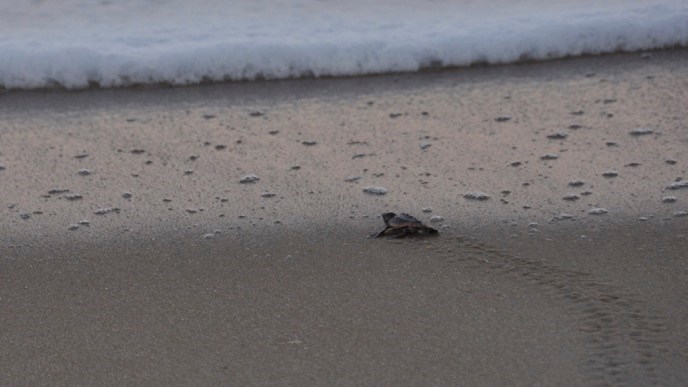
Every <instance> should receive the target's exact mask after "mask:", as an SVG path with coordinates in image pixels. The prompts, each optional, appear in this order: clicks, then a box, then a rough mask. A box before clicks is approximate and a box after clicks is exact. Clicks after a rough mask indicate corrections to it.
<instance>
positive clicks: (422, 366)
mask: <svg viewBox="0 0 688 387" xmlns="http://www.w3.org/2000/svg"><path fill="white" fill-rule="evenodd" d="M687 60H688V51H685V50H673V51H665V52H655V53H652V55H651V56H650V57H649V58H647V56H646V57H643V56H641V55H640V54H627V55H614V56H606V57H596V58H582V59H570V60H563V61H553V62H548V63H537V64H524V65H514V66H501V67H491V68H471V69H460V70H453V71H443V72H437V73H422V74H411V75H390V76H379V77H367V78H357V79H344V80H340V79H330V80H301V81H280V82H264V83H263V82H255V83H239V84H227V85H204V86H198V87H189V88H167V89H166V88H140V89H126V90H90V91H83V92H62V91H42V92H12V93H4V94H0V116H1V117H2V119H1V120H0V164H1V165H2V166H3V167H4V169H2V170H0V182H1V184H2V191H0V229H2V230H3V232H2V235H0V277H1V281H0V305H1V308H2V313H0V324H1V326H2V327H3V329H2V333H0V348H2V349H0V364H2V367H0V383H1V384H24V383H32V384H33V383H41V384H45V383H51V384H52V383H61V384H62V383H64V384H75V383H78V384H103V383H107V384H124V383H132V384H141V383H166V384H188V383H198V384H218V383H232V384H344V385H347V384H402V385H404V384H405V385H411V384H430V383H432V384H462V385H486V384H487V385H497V384H510V385H533V384H545V385H555V384H567V385H590V384H642V385H645V384H662V385H680V384H686V383H687V382H688V371H686V370H688V346H687V345H686V344H685V343H686V342H688V329H687V328H686V327H685V324H684V322H685V321H686V320H687V319H688V305H687V304H688V302H686V299H688V297H687V296H688V281H687V279H688V278H687V277H688V269H687V268H686V261H685V257H686V253H685V252H686V251H688V239H686V238H687V235H688V216H683V215H682V214H683V213H684V212H685V211H688V187H685V188H682V187H680V186H681V184H675V185H676V186H679V187H678V188H677V189H670V188H669V186H670V185H671V184H672V183H673V182H675V181H676V180H677V179H678V180H679V181H682V180H681V179H688V173H687V172H686V170H687V168H688V159H687V158H686V153H687V152H686V149H688V127H687V126H686V122H688V113H687V111H686V101H688V67H687V66H686V65H685V64H686V63H687ZM634 129H649V130H650V131H651V132H649V133H648V130H636V131H635V132H633V130H634ZM248 174H255V175H256V176H258V177H259V180H257V181H255V182H252V183H241V182H240V180H241V179H242V178H243V177H245V176H246V175H248ZM347 180H349V181H347ZM574 181H581V182H582V184H581V183H578V184H573V185H571V184H570V183H571V182H574ZM366 187H383V188H384V189H385V190H386V194H384V195H374V194H369V193H365V192H364V189H365V188H366ZM51 192H52V193H51ZM475 193H484V194H486V195H487V196H488V197H489V198H488V199H487V200H475V199H470V198H467V197H465V195H466V194H475ZM127 194H129V195H127ZM469 196H470V195H469ZM473 196H475V195H473ZM667 197H669V199H667ZM672 197H673V198H675V199H671V198H672ZM424 209H431V211H430V212H426V211H424ZM386 211H397V212H402V211H404V212H409V213H412V214H414V215H416V216H417V217H419V218H421V219H422V220H424V221H426V222H428V223H430V222H431V217H432V216H438V217H441V219H436V220H437V221H436V222H432V223H431V224H432V225H433V227H436V228H438V229H439V230H440V233H441V234H440V236H438V237H435V238H426V239H420V238H408V239H405V240H391V239H382V240H379V239H367V238H366V236H367V235H368V234H370V233H372V232H374V231H377V230H379V229H380V228H381V227H382V226H383V224H382V221H381V219H380V218H379V215H380V214H381V213H383V212H386ZM97 213H100V214H97Z"/></svg>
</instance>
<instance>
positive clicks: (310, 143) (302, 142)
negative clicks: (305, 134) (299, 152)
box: [301, 141, 318, 146]
mask: <svg viewBox="0 0 688 387" xmlns="http://www.w3.org/2000/svg"><path fill="white" fill-rule="evenodd" d="M301 144H303V145H305V146H313V145H317V144H318V142H317V141H301Z"/></svg>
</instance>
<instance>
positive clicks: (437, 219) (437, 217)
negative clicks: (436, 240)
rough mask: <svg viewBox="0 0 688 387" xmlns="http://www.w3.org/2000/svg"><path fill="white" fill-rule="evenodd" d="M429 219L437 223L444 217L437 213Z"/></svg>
mask: <svg viewBox="0 0 688 387" xmlns="http://www.w3.org/2000/svg"><path fill="white" fill-rule="evenodd" d="M430 221H431V222H432V223H439V222H442V221H444V218H443V217H441V216H439V215H433V216H432V217H431V218H430Z"/></svg>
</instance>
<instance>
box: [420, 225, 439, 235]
mask: <svg viewBox="0 0 688 387" xmlns="http://www.w3.org/2000/svg"><path fill="white" fill-rule="evenodd" d="M423 232H424V233H426V234H429V235H435V234H439V233H440V232H439V231H437V230H436V229H434V228H432V227H429V226H425V228H424V229H423Z"/></svg>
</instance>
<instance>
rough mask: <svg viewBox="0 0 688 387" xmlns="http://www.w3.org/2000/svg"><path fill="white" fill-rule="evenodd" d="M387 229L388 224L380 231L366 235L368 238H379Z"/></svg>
mask: <svg viewBox="0 0 688 387" xmlns="http://www.w3.org/2000/svg"><path fill="white" fill-rule="evenodd" d="M387 230H389V226H387V227H385V228H384V229H382V231H379V232H376V233H375V234H370V235H368V238H380V237H381V236H382V234H384V233H385V231H387Z"/></svg>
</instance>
